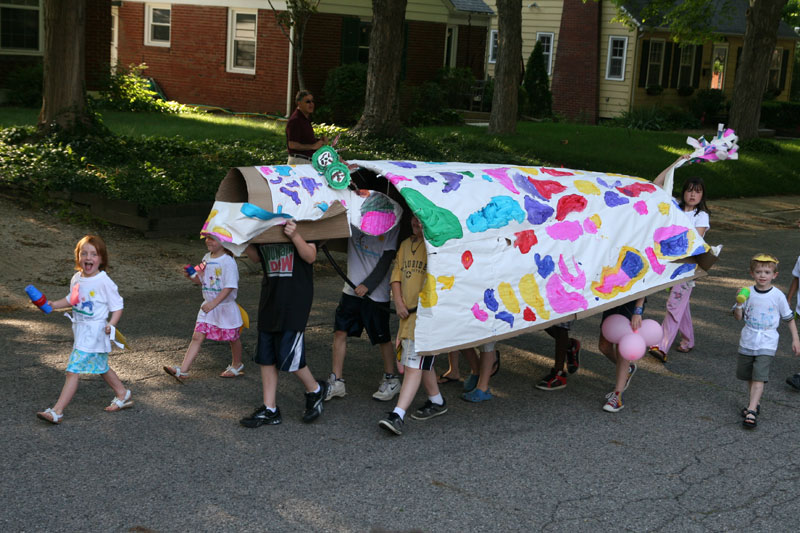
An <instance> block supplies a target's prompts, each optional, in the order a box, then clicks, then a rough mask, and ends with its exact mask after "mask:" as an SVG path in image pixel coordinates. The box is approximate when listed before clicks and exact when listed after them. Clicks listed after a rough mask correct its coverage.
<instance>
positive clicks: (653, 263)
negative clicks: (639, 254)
mask: <svg viewBox="0 0 800 533" xmlns="http://www.w3.org/2000/svg"><path fill="white" fill-rule="evenodd" d="M644 253H645V254H646V255H647V260H648V261H650V268H652V269H653V271H654V272H655V273H656V274H663V273H664V269H666V268H667V267H666V266H664V265H662V264H661V263H660V262H659V261H658V257H657V256H656V252H655V250H653V247H652V246H648V247H647V248H646V249H645V251H644Z"/></svg>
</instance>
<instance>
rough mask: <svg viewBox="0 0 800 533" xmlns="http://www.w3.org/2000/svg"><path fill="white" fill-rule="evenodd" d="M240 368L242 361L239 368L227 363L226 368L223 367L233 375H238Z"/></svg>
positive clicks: (242, 367) (242, 366)
mask: <svg viewBox="0 0 800 533" xmlns="http://www.w3.org/2000/svg"><path fill="white" fill-rule="evenodd" d="M242 369H244V363H241V364H240V365H239V368H235V367H233V366H232V365H228V368H226V369H225V371H226V372H230V373H231V374H233V375H234V376H238V375H239V374H241V373H242Z"/></svg>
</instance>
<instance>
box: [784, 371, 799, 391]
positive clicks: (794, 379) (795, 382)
mask: <svg viewBox="0 0 800 533" xmlns="http://www.w3.org/2000/svg"><path fill="white" fill-rule="evenodd" d="M786 383H788V384H789V385H791V386H792V387H794V388H795V389H797V390H800V374H795V375H794V376H789V377H788V378H786Z"/></svg>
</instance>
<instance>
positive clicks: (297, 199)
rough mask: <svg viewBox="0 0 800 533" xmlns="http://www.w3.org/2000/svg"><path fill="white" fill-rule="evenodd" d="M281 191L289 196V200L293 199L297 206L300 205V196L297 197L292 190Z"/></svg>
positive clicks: (284, 188) (284, 189)
mask: <svg viewBox="0 0 800 533" xmlns="http://www.w3.org/2000/svg"><path fill="white" fill-rule="evenodd" d="M279 190H280V191H281V192H282V193H283V194H285V195H286V196H288V197H289V198H291V199H292V201H293V202H294V203H295V204H297V205H300V196H298V195H297V193H296V192H295V191H292V190H290V189H287V188H286V187H281V188H280V189H279Z"/></svg>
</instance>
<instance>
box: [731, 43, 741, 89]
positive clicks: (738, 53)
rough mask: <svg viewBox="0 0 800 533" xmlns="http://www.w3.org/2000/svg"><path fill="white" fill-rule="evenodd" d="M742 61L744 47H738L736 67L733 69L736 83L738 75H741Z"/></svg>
mask: <svg viewBox="0 0 800 533" xmlns="http://www.w3.org/2000/svg"><path fill="white" fill-rule="evenodd" d="M741 62H742V47H741V46H740V47H739V48H737V49H736V68H734V69H733V83H734V84H735V83H736V77H737V76H738V75H739V65H740V64H741Z"/></svg>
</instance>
